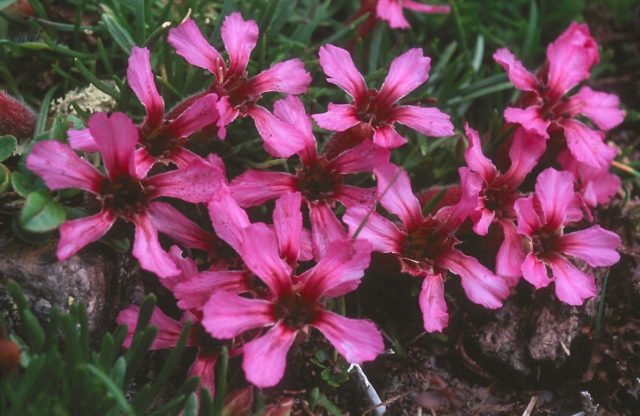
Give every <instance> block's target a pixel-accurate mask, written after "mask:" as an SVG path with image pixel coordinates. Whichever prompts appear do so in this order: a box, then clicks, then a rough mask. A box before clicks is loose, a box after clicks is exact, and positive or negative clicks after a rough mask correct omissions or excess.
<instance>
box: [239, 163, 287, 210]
mask: <svg viewBox="0 0 640 416" xmlns="http://www.w3.org/2000/svg"><path fill="white" fill-rule="evenodd" d="M229 189H230V190H231V194H232V195H233V198H234V199H235V200H236V202H238V205H240V206H241V207H255V206H257V205H262V204H263V203H265V202H267V201H269V200H270V199H275V198H278V197H280V196H281V195H284V194H285V193H287V192H296V191H297V187H296V177H295V176H293V175H290V174H288V173H284V172H263V171H259V170H247V171H245V172H244V173H242V174H241V175H239V176H237V177H236V178H235V179H234V180H233V181H231V186H230V187H229Z"/></svg>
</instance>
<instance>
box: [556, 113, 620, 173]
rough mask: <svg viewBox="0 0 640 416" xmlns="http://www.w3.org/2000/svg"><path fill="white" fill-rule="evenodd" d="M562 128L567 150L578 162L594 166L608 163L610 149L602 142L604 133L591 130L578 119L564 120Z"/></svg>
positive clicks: (600, 166)
mask: <svg viewBox="0 0 640 416" xmlns="http://www.w3.org/2000/svg"><path fill="white" fill-rule="evenodd" d="M562 128H563V129H564V134H565V136H566V138H567V146H568V147H569V151H570V152H571V154H572V155H573V157H575V158H576V159H577V160H578V161H579V162H582V163H585V164H587V165H589V166H593V167H594V168H604V167H606V166H608V165H609V162H610V160H609V158H608V155H609V154H610V151H609V150H608V147H607V145H606V144H605V143H604V133H602V132H601V131H596V130H592V129H590V128H589V127H587V126H585V125H584V124H582V123H580V122H579V121H575V120H571V119H569V120H564V121H563V122H562Z"/></svg>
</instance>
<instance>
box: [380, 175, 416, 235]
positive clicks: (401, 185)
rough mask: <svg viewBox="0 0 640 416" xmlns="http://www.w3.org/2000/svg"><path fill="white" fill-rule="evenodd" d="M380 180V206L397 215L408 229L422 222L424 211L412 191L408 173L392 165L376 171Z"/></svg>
mask: <svg viewBox="0 0 640 416" xmlns="http://www.w3.org/2000/svg"><path fill="white" fill-rule="evenodd" d="M374 172H375V174H376V178H377V180H378V198H379V199H380V204H382V206H383V207H384V208H385V209H386V210H387V211H389V212H391V213H393V214H396V215H397V216H398V217H399V218H400V220H402V222H403V223H404V225H405V227H406V228H407V229H411V228H412V227H413V226H415V225H417V224H419V223H420V222H422V210H421V208H420V202H419V201H418V198H416V196H415V195H414V194H413V191H412V190H411V182H410V181H409V175H408V174H407V172H406V171H405V170H404V169H402V168H400V167H398V166H396V165H393V164H391V163H389V164H386V165H383V166H381V167H379V168H377V169H375V170H374Z"/></svg>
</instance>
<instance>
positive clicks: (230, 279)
mask: <svg viewBox="0 0 640 416" xmlns="http://www.w3.org/2000/svg"><path fill="white" fill-rule="evenodd" d="M246 275H247V273H246V272H243V271H226V270H221V271H204V272H201V273H198V275H197V276H195V277H192V278H191V279H189V280H187V281H184V282H180V283H178V284H176V285H175V286H174V288H173V290H172V293H173V295H174V296H175V297H176V299H178V306H179V307H180V308H181V309H183V310H202V309H203V308H204V305H205V304H206V303H207V301H208V300H209V298H210V297H211V295H212V294H214V293H216V292H219V291H225V292H230V293H236V294H239V293H243V292H248V291H249V287H248V285H247V280H246Z"/></svg>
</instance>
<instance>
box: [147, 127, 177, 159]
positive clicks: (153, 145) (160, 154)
mask: <svg viewBox="0 0 640 416" xmlns="http://www.w3.org/2000/svg"><path fill="white" fill-rule="evenodd" d="M142 143H143V144H144V147H145V148H146V149H147V152H149V154H150V155H151V156H153V157H156V158H169V157H170V156H171V154H172V153H173V152H174V151H175V150H176V149H177V148H178V147H179V146H180V142H179V141H178V139H177V138H176V137H174V136H173V135H171V134H170V133H169V132H166V131H162V130H161V131H160V132H159V133H157V134H150V135H145V136H143V139H142Z"/></svg>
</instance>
